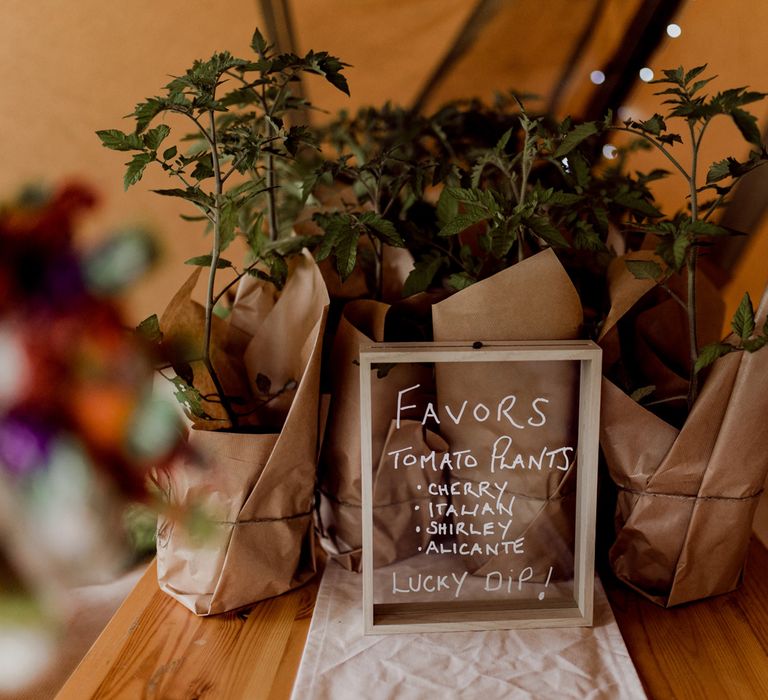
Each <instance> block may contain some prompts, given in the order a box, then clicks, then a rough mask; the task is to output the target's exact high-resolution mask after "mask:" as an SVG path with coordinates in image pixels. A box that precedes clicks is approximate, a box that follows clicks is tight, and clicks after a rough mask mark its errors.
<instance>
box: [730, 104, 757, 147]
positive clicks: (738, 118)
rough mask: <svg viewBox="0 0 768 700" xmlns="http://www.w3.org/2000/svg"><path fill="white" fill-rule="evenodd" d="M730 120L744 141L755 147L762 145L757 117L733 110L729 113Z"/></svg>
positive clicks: (740, 110)
mask: <svg viewBox="0 0 768 700" xmlns="http://www.w3.org/2000/svg"><path fill="white" fill-rule="evenodd" d="M731 119H733V123H734V124H735V125H736V128H737V129H738V130H739V131H740V132H741V135H742V136H743V137H744V140H745V141H747V142H749V143H751V144H753V145H755V146H760V145H761V144H762V143H763V138H762V135H761V134H760V129H758V127H757V117H755V116H754V115H753V114H750V113H749V112H747V111H746V110H743V109H734V110H733V111H732V112H731Z"/></svg>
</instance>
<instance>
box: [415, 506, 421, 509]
mask: <svg viewBox="0 0 768 700" xmlns="http://www.w3.org/2000/svg"><path fill="white" fill-rule="evenodd" d="M419 508H421V506H414V507H413V509H414V510H418V509H419Z"/></svg>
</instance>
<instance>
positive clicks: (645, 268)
mask: <svg viewBox="0 0 768 700" xmlns="http://www.w3.org/2000/svg"><path fill="white" fill-rule="evenodd" d="M624 264H625V265H626V266H627V269H628V270H629V271H630V272H631V273H632V274H633V275H634V276H635V279H639V280H653V281H654V282H658V281H659V279H661V277H662V274H663V271H662V269H661V265H659V263H657V262H654V261H653V260H625V261H624Z"/></svg>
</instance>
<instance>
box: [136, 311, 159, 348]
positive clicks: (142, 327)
mask: <svg viewBox="0 0 768 700" xmlns="http://www.w3.org/2000/svg"><path fill="white" fill-rule="evenodd" d="M136 333H137V334H138V335H139V336H141V338H143V339H144V340H145V341H147V342H148V343H151V344H152V345H158V344H159V343H161V342H163V332H162V331H161V330H160V320H159V319H158V318H157V314H152V315H151V316H149V317H147V318H145V319H144V320H143V321H142V322H141V323H140V324H139V325H138V326H136Z"/></svg>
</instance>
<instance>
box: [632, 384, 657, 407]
mask: <svg viewBox="0 0 768 700" xmlns="http://www.w3.org/2000/svg"><path fill="white" fill-rule="evenodd" d="M654 391H656V385H655V384H649V385H648V386H642V387H640V388H639V389H635V391H633V392H632V393H631V394H630V395H629V398H631V399H632V400H633V401H637V403H640V402H641V401H642V400H643V399H646V398H648V397H649V396H650V395H651V394H652V393H653V392H654Z"/></svg>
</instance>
